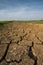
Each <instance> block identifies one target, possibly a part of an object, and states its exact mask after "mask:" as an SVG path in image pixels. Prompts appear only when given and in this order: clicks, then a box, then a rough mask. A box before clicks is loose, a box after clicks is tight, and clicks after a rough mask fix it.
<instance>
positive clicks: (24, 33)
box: [0, 22, 43, 65]
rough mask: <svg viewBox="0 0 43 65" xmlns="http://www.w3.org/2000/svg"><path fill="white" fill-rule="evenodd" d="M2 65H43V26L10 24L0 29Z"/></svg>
mask: <svg viewBox="0 0 43 65" xmlns="http://www.w3.org/2000/svg"><path fill="white" fill-rule="evenodd" d="M0 65H43V24H32V23H25V22H21V23H20V22H10V23H7V24H5V25H4V27H0Z"/></svg>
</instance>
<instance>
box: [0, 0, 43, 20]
mask: <svg viewBox="0 0 43 65" xmlns="http://www.w3.org/2000/svg"><path fill="white" fill-rule="evenodd" d="M40 19H43V0H0V20H40Z"/></svg>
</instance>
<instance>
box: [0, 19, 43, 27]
mask: <svg viewBox="0 0 43 65" xmlns="http://www.w3.org/2000/svg"><path fill="white" fill-rule="evenodd" d="M10 22H19V23H21V22H25V23H33V24H43V20H31V21H19V20H18V21H0V27H3V26H4V25H5V24H8V23H10Z"/></svg>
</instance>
